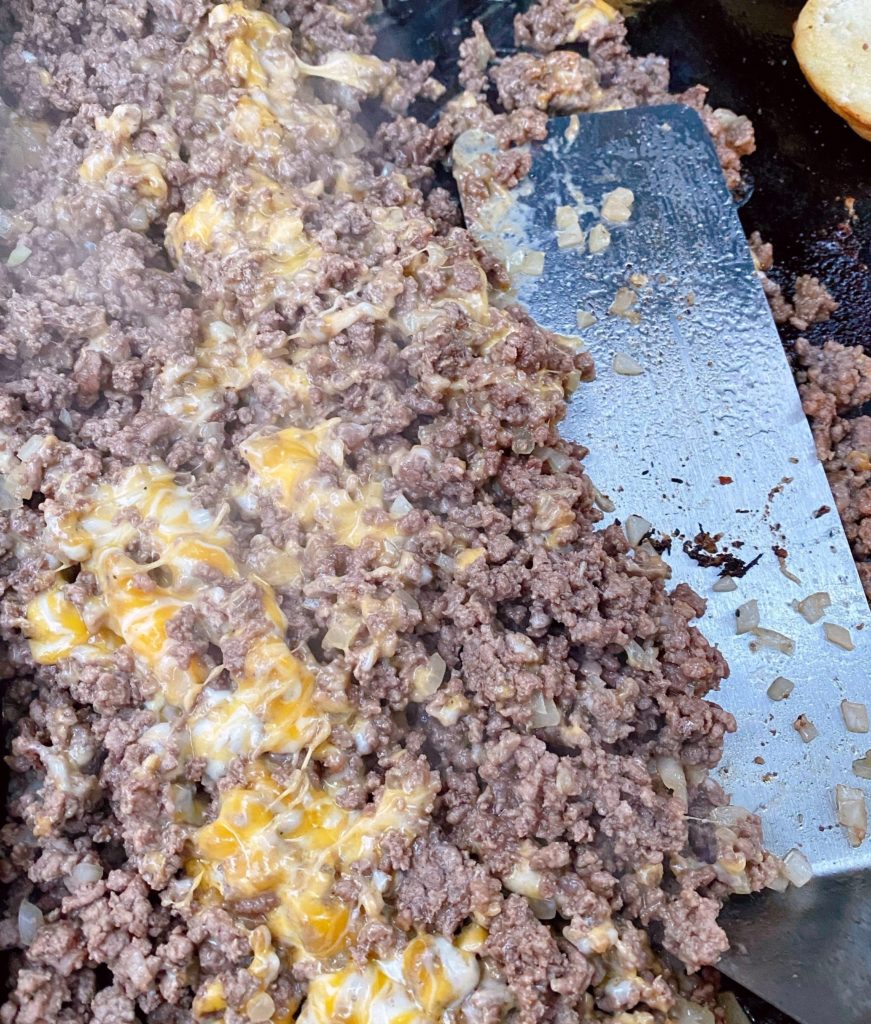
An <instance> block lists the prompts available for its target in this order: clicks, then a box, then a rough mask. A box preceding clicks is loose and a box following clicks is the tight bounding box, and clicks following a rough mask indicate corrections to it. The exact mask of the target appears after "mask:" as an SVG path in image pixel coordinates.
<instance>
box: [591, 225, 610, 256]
mask: <svg viewBox="0 0 871 1024" xmlns="http://www.w3.org/2000/svg"><path fill="white" fill-rule="evenodd" d="M610 244H611V232H610V231H609V230H608V229H607V228H606V227H605V225H604V224H594V225H593V227H592V228H590V234H589V237H588V239H587V246H588V248H589V250H590V252H591V253H593V254H594V255H596V254H598V253H600V252H604V251H605V250H606V249H607V248H608V246H609V245H610Z"/></svg>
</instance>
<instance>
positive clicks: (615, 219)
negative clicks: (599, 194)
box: [602, 188, 635, 224]
mask: <svg viewBox="0 0 871 1024" xmlns="http://www.w3.org/2000/svg"><path fill="white" fill-rule="evenodd" d="M634 202H635V193H634V192H633V191H632V189H629V188H615V189H614V191H613V192H609V193H608V194H607V195H606V196H605V197H604V199H603V200H602V216H603V217H604V218H605V220H609V221H610V222H611V223H612V224H625V223H626V221H628V220H629V218H630V217H631V216H632V204H633V203H634Z"/></svg>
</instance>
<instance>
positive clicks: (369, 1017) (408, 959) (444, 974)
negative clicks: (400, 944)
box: [297, 935, 480, 1024]
mask: <svg viewBox="0 0 871 1024" xmlns="http://www.w3.org/2000/svg"><path fill="white" fill-rule="evenodd" d="M479 978H480V972H479V968H478V963H477V960H476V958H475V956H474V954H473V953H469V952H464V951H463V950H462V949H460V948H458V946H457V945H455V944H453V943H451V942H450V941H449V940H448V939H444V938H440V937H434V936H430V935H420V936H417V937H416V938H414V939H412V940H411V942H409V943H408V945H407V946H406V947H405V949H403V950H401V951H400V952H399V953H397V954H396V956H394V957H392V958H390V959H389V960H378V961H374V962H373V963H370V964H367V965H366V966H365V967H364V968H354V967H348V968H345V969H344V970H340V971H335V972H334V973H332V974H321V975H319V976H318V977H317V978H314V979H313V980H312V982H311V985H310V987H309V992H308V997H307V999H306V1001H305V1003H304V1005H303V1008H302V1011H301V1012H300V1015H299V1017H298V1018H297V1019H298V1021H299V1024H340V1022H341V1024H438V1022H440V1021H442V1020H443V1019H444V1014H445V1011H449V1010H451V1009H454V1008H455V1007H456V1006H458V1005H459V1003H460V1002H461V1001H462V1000H463V998H465V996H467V995H468V994H469V993H470V992H472V991H473V990H474V989H475V988H476V986H477V984H478V981H479Z"/></svg>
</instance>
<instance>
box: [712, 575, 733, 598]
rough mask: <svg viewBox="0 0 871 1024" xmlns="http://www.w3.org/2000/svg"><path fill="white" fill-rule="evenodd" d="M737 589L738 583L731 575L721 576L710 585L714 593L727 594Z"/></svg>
mask: <svg viewBox="0 0 871 1024" xmlns="http://www.w3.org/2000/svg"><path fill="white" fill-rule="evenodd" d="M737 589H738V584H737V583H736V582H735V580H734V579H732V577H731V576H723V577H721V578H720V579H718V580H717V582H716V583H715V584H714V585H713V586H712V587H711V590H713V591H714V593H715V594H729V593H731V592H732V591H733V590H737Z"/></svg>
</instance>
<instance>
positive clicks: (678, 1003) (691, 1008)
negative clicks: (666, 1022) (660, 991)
mask: <svg viewBox="0 0 871 1024" xmlns="http://www.w3.org/2000/svg"><path fill="white" fill-rule="evenodd" d="M671 1015H672V1017H673V1018H674V1024H717V1018H716V1017H715V1016H714V1015H713V1013H711V1011H710V1010H707V1009H705V1007H704V1006H699V1004H698V1003H692V1002H690V1001H689V999H684V998H683V996H678V997H677V999H675V1001H674V1007H673V1009H672V1011H671Z"/></svg>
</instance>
